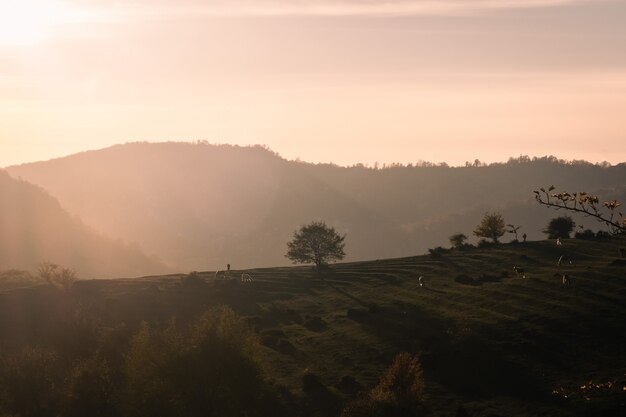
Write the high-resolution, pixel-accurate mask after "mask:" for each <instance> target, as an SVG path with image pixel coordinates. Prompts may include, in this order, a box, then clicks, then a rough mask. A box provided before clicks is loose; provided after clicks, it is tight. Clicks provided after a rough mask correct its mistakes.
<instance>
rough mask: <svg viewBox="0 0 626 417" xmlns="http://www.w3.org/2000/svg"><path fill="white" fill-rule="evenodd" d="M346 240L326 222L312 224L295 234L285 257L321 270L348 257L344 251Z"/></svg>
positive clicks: (288, 245)
mask: <svg viewBox="0 0 626 417" xmlns="http://www.w3.org/2000/svg"><path fill="white" fill-rule="evenodd" d="M345 238H346V236H345V235H344V236H341V235H340V234H339V233H337V231H336V230H335V228H334V227H330V226H327V225H326V223H324V222H312V223H310V224H307V225H305V226H302V227H301V228H300V230H298V231H296V232H295V233H294V235H293V240H292V241H291V242H289V243H287V247H288V251H287V254H286V255H285V256H286V257H287V258H289V259H291V260H292V261H293V262H294V263H305V264H308V263H312V264H315V266H316V267H317V269H318V270H320V268H321V267H323V266H326V265H328V263H329V262H331V261H335V260H341V259H343V258H344V257H345V256H346V253H345V252H344V250H343V248H344V246H345V243H344V240H345Z"/></svg>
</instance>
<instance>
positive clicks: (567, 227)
mask: <svg viewBox="0 0 626 417" xmlns="http://www.w3.org/2000/svg"><path fill="white" fill-rule="evenodd" d="M574 227H576V223H575V222H574V220H572V218H571V217H570V216H560V217H555V218H554V219H552V220H550V223H548V225H547V226H546V228H545V229H543V233H545V234H547V235H548V239H556V238H561V239H567V238H569V236H570V234H571V233H572V231H573V230H574Z"/></svg>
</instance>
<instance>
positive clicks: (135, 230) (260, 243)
mask: <svg viewBox="0 0 626 417" xmlns="http://www.w3.org/2000/svg"><path fill="white" fill-rule="evenodd" d="M8 170H9V172H11V173H12V174H13V175H15V176H21V177H23V178H25V179H27V180H28V181H31V182H33V183H36V184H39V185H40V186H42V187H44V188H45V189H46V190H48V191H49V192H50V193H51V194H52V195H54V196H55V197H57V198H58V199H59V200H60V201H61V202H62V204H63V205H64V207H66V208H67V209H68V210H69V211H70V212H71V213H74V214H76V215H79V216H80V217H81V218H82V219H83V220H84V221H85V222H86V223H87V224H89V225H90V226H92V227H94V228H96V229H98V230H100V231H103V232H104V233H107V234H108V235H111V236H116V237H120V238H122V239H124V240H126V241H130V242H138V243H139V244H140V245H141V247H142V248H144V249H145V250H146V251H147V252H149V253H154V254H157V255H158V256H160V257H162V258H163V259H164V260H166V261H167V262H169V263H171V264H174V265H177V266H178V267H180V268H183V269H187V270H189V269H209V268H220V267H223V266H224V265H225V264H226V263H230V264H233V265H237V266H240V267H251V266H269V265H286V264H287V260H286V259H285V258H284V252H285V243H286V242H287V241H288V240H289V239H290V238H291V236H292V233H293V231H294V230H295V229H296V228H297V227H299V226H300V225H302V224H304V223H308V222H310V221H312V220H316V219H321V220H324V221H326V222H327V223H329V224H331V225H333V226H335V227H336V228H337V229H338V230H339V231H340V232H342V233H347V234H348V239H347V253H348V260H360V259H375V258H384V257H397V256H408V255H412V254H415V253H423V252H425V251H426V249H427V248H429V247H433V246H438V245H448V242H447V236H449V235H450V234H452V233H455V232H463V233H465V234H467V235H468V236H469V235H471V232H472V230H473V229H474V227H475V225H476V224H477V223H478V222H479V220H480V218H481V216H482V215H483V213H484V212H485V211H488V210H498V209H500V210H504V212H505V215H506V217H505V219H506V221H507V223H514V224H517V225H522V226H523V229H522V230H521V231H520V233H523V232H525V233H527V234H528V236H529V238H530V239H539V238H541V237H542V235H541V233H540V230H541V229H542V228H543V227H544V226H545V224H547V222H548V221H549V219H550V218H551V217H554V215H555V214H554V212H552V211H550V210H547V209H545V208H542V207H537V206H536V204H535V203H533V201H532V190H533V189H535V188H537V187H540V186H543V185H548V184H554V185H556V186H557V187H558V188H559V189H567V190H570V191H572V190H586V191H588V192H590V193H593V192H595V191H598V190H605V191H606V193H611V194H617V195H625V192H624V190H625V189H624V179H625V178H626V164H622V165H618V166H615V167H601V166H596V165H592V164H586V163H576V164H564V163H561V162H559V161H557V160H555V159H554V158H543V159H539V160H535V161H531V160H529V159H527V158H520V159H519V160H514V161H511V162H510V163H507V164H497V165H492V166H487V167H483V166H469V167H462V168H450V167H446V166H420V167H391V168H387V169H379V170H375V169H368V168H364V167H352V168H343V167H338V166H333V165H314V164H307V163H301V162H294V161H286V160H284V159H282V158H280V157H279V156H277V155H276V154H274V153H272V152H270V151H268V150H266V149H264V148H261V147H250V148H241V147H233V146H226V145H223V146H214V145H208V144H203V143H198V144H189V143H160V144H148V143H134V144H126V145H118V146H114V147H111V148H107V149H102V150H98V151H90V152H84V153H80V154H76V155H72V156H68V157H65V158H60V159H55V160H51V161H47V162H39V163H32V164H25V165H21V166H15V167H10V168H8ZM584 223H585V226H587V227H590V226H593V224H590V222H589V221H588V220H587V221H585V222H584Z"/></svg>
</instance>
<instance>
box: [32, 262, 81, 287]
mask: <svg viewBox="0 0 626 417" xmlns="http://www.w3.org/2000/svg"><path fill="white" fill-rule="evenodd" d="M37 274H38V275H39V277H40V278H41V279H43V280H44V281H45V282H47V283H48V284H50V285H53V286H55V287H57V288H60V289H64V290H67V289H70V288H71V287H72V285H74V282H76V279H77V277H76V271H74V270H73V269H70V268H64V267H60V266H59V265H57V264H54V263H52V262H42V263H40V264H39V267H38V268H37Z"/></svg>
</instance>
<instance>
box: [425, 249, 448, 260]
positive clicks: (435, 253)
mask: <svg viewBox="0 0 626 417" xmlns="http://www.w3.org/2000/svg"><path fill="white" fill-rule="evenodd" d="M428 252H429V253H430V257H431V258H433V259H437V258H441V257H442V256H443V254H444V253H445V252H446V249H445V248H443V247H441V246H437V247H436V248H433V249H428Z"/></svg>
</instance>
